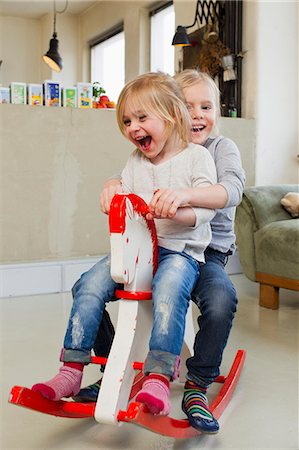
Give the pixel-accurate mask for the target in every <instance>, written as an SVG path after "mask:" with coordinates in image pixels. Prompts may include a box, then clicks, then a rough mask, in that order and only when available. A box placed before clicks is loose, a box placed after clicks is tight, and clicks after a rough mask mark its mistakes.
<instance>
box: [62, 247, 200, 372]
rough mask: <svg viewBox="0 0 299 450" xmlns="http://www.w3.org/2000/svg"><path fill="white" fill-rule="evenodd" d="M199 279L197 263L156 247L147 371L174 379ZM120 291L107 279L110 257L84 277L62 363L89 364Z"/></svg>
mask: <svg viewBox="0 0 299 450" xmlns="http://www.w3.org/2000/svg"><path fill="white" fill-rule="evenodd" d="M198 276H199V263H198V262H197V261H196V260H195V259H194V258H192V257H191V256H189V255H187V254H186V253H179V252H173V251H171V250H167V249H164V248H161V247H159V266H158V270H157V272H156V274H155V277H154V280H153V288H152V289H153V315H154V319H153V328H152V335H151V339H150V346H149V347H150V352H149V354H148V357H147V360H146V362H145V369H144V370H145V371H147V372H156V371H157V372H158V373H163V374H165V375H168V376H170V377H173V376H174V375H175V372H176V369H177V361H178V358H179V355H180V353H181V348H182V344H183V339H184V330H185V316H186V312H187V309H188V305H189V300H190V296H191V292H192V290H193V288H194V286H195V284H196V282H197V279H198ZM119 287H120V285H118V284H117V283H115V282H114V281H113V280H112V278H111V275H110V257H106V258H103V259H102V260H101V261H99V262H98V263H97V264H96V265H95V266H93V267H92V268H91V269H90V270H89V271H88V272H86V273H84V274H83V275H82V276H81V278H80V279H79V281H77V283H76V284H75V285H74V287H73V297H74V302H73V307H72V310H71V315H70V319H69V323H68V328H67V332H66V335H65V339H64V349H63V351H62V355H61V360H62V361H65V362H82V363H84V364H88V363H89V362H90V361H91V349H92V348H93V346H94V342H95V339H96V336H97V333H98V329H99V325H100V323H101V319H102V315H103V311H104V308H105V304H106V303H107V302H109V301H115V300H116V298H115V296H114V292H115V289H116V288H119Z"/></svg>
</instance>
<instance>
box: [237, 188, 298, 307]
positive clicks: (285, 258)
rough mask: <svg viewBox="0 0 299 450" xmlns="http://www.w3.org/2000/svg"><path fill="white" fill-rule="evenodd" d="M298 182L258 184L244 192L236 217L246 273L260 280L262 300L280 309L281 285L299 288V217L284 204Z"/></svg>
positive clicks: (240, 253)
mask: <svg viewBox="0 0 299 450" xmlns="http://www.w3.org/2000/svg"><path fill="white" fill-rule="evenodd" d="M298 189H299V186H298V185H290V184H288V185H277V186H258V187H251V188H247V189H245V191H244V194H243V199H242V202H241V204H240V205H239V206H238V208H237V211H236V218H235V231H236V237H237V246H238V251H239V256H240V262H241V265H242V268H243V270H244V273H245V275H246V276H247V277H248V278H249V279H250V280H252V281H256V282H258V283H260V294H259V303H260V305H261V306H264V307H266V308H271V309H277V308H278V306H279V288H285V289H291V290H296V291H299V218H297V219H294V218H292V217H291V215H290V214H289V213H288V212H287V211H286V210H285V209H284V208H283V207H282V206H281V204H280V200H281V199H282V197H284V196H285V194H287V193H288V192H298Z"/></svg>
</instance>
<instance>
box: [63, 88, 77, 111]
mask: <svg viewBox="0 0 299 450" xmlns="http://www.w3.org/2000/svg"><path fill="white" fill-rule="evenodd" d="M62 99H63V102H62V104H63V106H64V107H65V108H77V88H76V87H64V88H63V89H62Z"/></svg>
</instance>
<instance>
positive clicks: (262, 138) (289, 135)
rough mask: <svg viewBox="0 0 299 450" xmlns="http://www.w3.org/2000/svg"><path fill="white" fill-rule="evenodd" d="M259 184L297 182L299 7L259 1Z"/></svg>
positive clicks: (257, 72) (296, 4)
mask: <svg viewBox="0 0 299 450" xmlns="http://www.w3.org/2000/svg"><path fill="white" fill-rule="evenodd" d="M256 19H257V20H256V29H255V32H256V36H257V45H256V50H257V51H256V76H257V79H256V84H257V89H256V96H255V101H256V110H255V114H256V119H257V120H256V123H257V132H256V134H257V160H256V183H257V184H261V185H267V184H271V183H275V184H279V183H289V182H296V181H297V182H298V162H297V156H296V155H297V153H298V2H295V1H284V2H274V1H271V2H270V1H263V2H259V7H258V9H257V15H256Z"/></svg>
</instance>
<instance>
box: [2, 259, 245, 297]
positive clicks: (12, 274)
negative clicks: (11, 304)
mask: <svg viewBox="0 0 299 450" xmlns="http://www.w3.org/2000/svg"><path fill="white" fill-rule="evenodd" d="M103 256H104V255H100V256H98V257H96V258H94V257H93V258H83V259H78V260H66V261H51V262H44V261H42V262H36V263H23V264H3V265H0V298H3V297H18V296H23V295H38V294H53V293H57V292H67V291H70V290H71V289H72V287H73V285H74V283H75V282H76V281H77V280H78V278H79V277H80V275H81V274H82V273H83V272H86V271H87V270H88V269H90V268H91V267H92V266H93V265H94V264H95V263H96V262H97V261H99V259H101V258H103ZM226 272H227V273H228V274H229V275H234V274H237V273H242V268H241V265H240V261H239V256H238V253H237V252H236V253H235V254H234V255H232V256H231V257H230V258H229V261H228V263H227V266H226Z"/></svg>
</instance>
